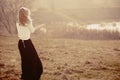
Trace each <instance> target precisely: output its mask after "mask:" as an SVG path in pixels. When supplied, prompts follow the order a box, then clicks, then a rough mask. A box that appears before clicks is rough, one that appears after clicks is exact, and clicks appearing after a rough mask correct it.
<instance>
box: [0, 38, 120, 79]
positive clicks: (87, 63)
mask: <svg viewBox="0 0 120 80" xmlns="http://www.w3.org/2000/svg"><path fill="white" fill-rule="evenodd" d="M32 41H33V43H34V45H35V48H36V50H37V52H38V55H39V57H40V59H41V61H42V63H43V67H44V73H43V75H42V78H41V80H120V41H119V40H118V41H116V40H102V41H100V40H77V39H39V38H38V37H34V38H32ZM17 43H18V38H15V37H4V36H0V80H20V74H21V62H20V55H19V51H18V46H17Z"/></svg>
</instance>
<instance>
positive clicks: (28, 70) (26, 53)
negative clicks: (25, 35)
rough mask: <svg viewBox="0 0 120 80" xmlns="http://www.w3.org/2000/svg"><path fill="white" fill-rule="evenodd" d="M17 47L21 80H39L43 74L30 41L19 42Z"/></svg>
mask: <svg viewBox="0 0 120 80" xmlns="http://www.w3.org/2000/svg"><path fill="white" fill-rule="evenodd" d="M18 47H19V51H20V55H21V64H22V66H21V67H22V79H23V80H39V79H40V77H41V74H42V73H43V66H42V63H41V61H40V59H39V56H38V54H37V52H36V49H35V48H34V46H33V44H32V41H31V40H30V39H29V40H19V42H18Z"/></svg>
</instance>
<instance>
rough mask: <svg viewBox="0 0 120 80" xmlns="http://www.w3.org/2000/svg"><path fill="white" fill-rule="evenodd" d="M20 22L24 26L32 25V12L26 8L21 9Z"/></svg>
mask: <svg viewBox="0 0 120 80" xmlns="http://www.w3.org/2000/svg"><path fill="white" fill-rule="evenodd" d="M18 20H19V24H20V25H23V26H25V25H26V24H28V23H30V22H31V21H32V20H31V18H30V10H29V9H27V8H25V7H21V8H20V10H19V15H18Z"/></svg>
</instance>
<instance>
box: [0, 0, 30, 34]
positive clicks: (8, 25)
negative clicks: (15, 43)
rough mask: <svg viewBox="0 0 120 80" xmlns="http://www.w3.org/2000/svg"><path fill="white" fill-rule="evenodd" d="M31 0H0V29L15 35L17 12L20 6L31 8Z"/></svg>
mask: <svg viewBox="0 0 120 80" xmlns="http://www.w3.org/2000/svg"><path fill="white" fill-rule="evenodd" d="M31 2H32V1H31V0H0V28H1V30H2V29H3V28H4V29H5V30H6V31H7V32H8V33H10V34H15V33H16V32H17V31H16V21H17V14H18V10H19V8H20V7H21V6H26V7H31V5H26V4H30V3H31Z"/></svg>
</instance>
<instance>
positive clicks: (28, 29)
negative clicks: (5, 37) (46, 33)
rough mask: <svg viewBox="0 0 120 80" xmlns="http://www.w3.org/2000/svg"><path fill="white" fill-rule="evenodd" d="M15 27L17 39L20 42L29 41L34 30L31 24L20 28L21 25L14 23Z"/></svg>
mask: <svg viewBox="0 0 120 80" xmlns="http://www.w3.org/2000/svg"><path fill="white" fill-rule="evenodd" d="M16 26H17V31H18V37H19V39H21V40H28V39H30V34H31V33H33V32H34V31H35V28H34V27H33V24H32V22H31V23H29V24H27V25H25V26H22V25H19V23H16Z"/></svg>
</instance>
